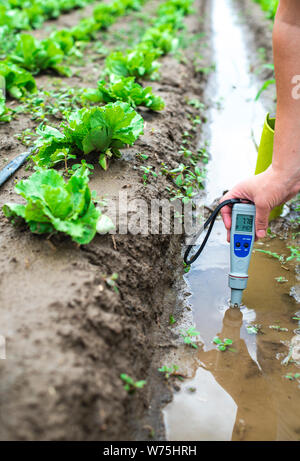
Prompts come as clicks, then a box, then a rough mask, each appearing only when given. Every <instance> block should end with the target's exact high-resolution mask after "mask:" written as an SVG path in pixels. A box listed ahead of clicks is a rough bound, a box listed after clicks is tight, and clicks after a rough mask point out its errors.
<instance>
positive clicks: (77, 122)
mask: <svg viewBox="0 0 300 461" xmlns="http://www.w3.org/2000/svg"><path fill="white" fill-rule="evenodd" d="M192 2H193V0H167V1H166V2H164V3H162V4H161V5H160V6H159V7H158V10H157V12H156V16H155V18H154V19H153V25H152V27H150V28H149V29H148V30H147V32H146V33H145V35H144V36H143V37H142V39H141V40H140V42H139V43H138V44H137V45H136V46H135V47H134V48H132V49H129V50H126V51H125V52H123V53H120V52H113V53H111V54H110V55H109V56H108V57H107V59H106V62H105V68H104V71H103V73H102V76H101V79H100V80H99V82H98V88H97V89H86V90H85V91H84V94H83V97H84V98H85V99H86V100H88V101H91V103H92V104H93V105H91V106H89V107H84V108H82V109H80V110H75V111H73V112H71V113H70V114H69V116H68V117H67V118H66V120H64V121H63V122H62V123H61V125H60V127H59V128H56V127H53V126H49V125H46V126H42V127H40V128H39V129H38V134H39V136H40V137H39V138H38V140H37V141H36V143H35V146H34V148H35V151H34V154H33V156H32V159H33V161H34V162H35V165H36V172H35V173H33V174H32V175H31V176H30V177H29V178H28V179H27V180H23V181H20V182H19V183H18V184H17V186H16V192H17V193H18V194H20V195H21V196H22V197H23V198H25V199H26V202H27V203H26V205H20V204H6V205H4V207H3V211H4V214H5V215H6V216H7V217H8V218H9V219H10V220H11V221H12V222H13V223H16V222H18V221H20V220H21V222H24V221H25V222H26V223H27V225H28V226H29V228H30V230H31V231H32V232H34V233H39V234H42V233H51V232H57V231H58V232H64V233H66V234H68V235H69V236H71V238H72V239H73V240H74V241H75V242H77V243H79V244H87V243H89V242H90V241H91V240H92V239H93V238H94V236H95V234H96V231H98V232H99V233H105V232H107V231H109V230H110V229H111V222H110V220H109V219H108V218H107V217H106V216H103V215H101V211H100V209H99V207H97V206H96V205H95V203H96V198H95V195H94V194H93V193H91V191H90V189H89V186H88V181H89V180H88V177H89V174H90V173H91V168H90V167H91V166H90V165H88V164H87V163H86V161H85V158H86V156H87V155H88V154H90V153H97V154H98V155H99V164H100V166H101V167H102V168H103V169H104V170H106V169H107V168H108V164H109V159H110V158H112V157H116V158H118V157H120V155H121V154H120V149H121V148H123V147H125V146H127V145H133V144H134V142H135V141H136V140H137V139H138V137H139V136H140V135H141V134H143V129H144V120H143V118H142V116H141V115H140V114H139V113H138V112H136V110H135V107H136V106H138V105H144V106H146V107H148V108H149V109H152V110H161V109H162V108H163V107H164V102H163V101H162V99H161V98H160V97H159V96H155V95H154V94H153V93H152V89H151V88H150V87H147V88H144V87H143V86H142V85H141V80H142V79H144V78H146V79H148V80H149V79H154V78H156V77H157V75H158V69H159V65H160V64H159V62H158V61H157V59H158V58H159V57H160V56H162V55H164V54H166V53H168V52H170V51H172V50H173V49H174V48H175V47H176V46H177V44H178V40H177V34H178V30H179V29H182V28H183V27H184V22H183V20H184V16H185V15H187V14H189V13H190V12H191V11H192V9H191V5H192ZM142 3H143V0H119V1H116V0H115V1H114V2H113V3H112V4H110V5H106V7H107V8H113V9H115V10H116V9H117V7H118V8H119V7H120V6H121V7H123V6H124V5H126V7H125V9H126V10H127V9H128V8H129V9H132V8H138V7H139V6H141V4H142ZM129 5H130V6H129ZM101 6H102V5H101ZM103 6H104V5H103ZM119 11H120V10H119ZM117 14H119V13H117ZM94 18H95V16H93V18H92V19H91V20H92V21H94ZM86 21H87V22H89V19H87V20H86ZM8 59H9V58H8ZM11 65H12V66H14V65H15V64H14V63H12V64H11ZM12 95H13V94H12ZM100 102H103V103H106V104H104V105H101V106H100V105H99V103H100ZM95 104H96V105H95ZM69 159H72V160H74V159H78V160H79V161H81V164H75V165H73V167H72V170H71V173H70V170H69V169H68V168H66V170H65V173H68V174H71V177H70V179H69V180H67V181H65V179H64V178H63V175H62V174H60V173H59V172H57V171H56V170H55V169H54V168H53V167H54V166H56V165H57V164H60V163H62V164H63V165H65V166H67V161H68V160H69Z"/></svg>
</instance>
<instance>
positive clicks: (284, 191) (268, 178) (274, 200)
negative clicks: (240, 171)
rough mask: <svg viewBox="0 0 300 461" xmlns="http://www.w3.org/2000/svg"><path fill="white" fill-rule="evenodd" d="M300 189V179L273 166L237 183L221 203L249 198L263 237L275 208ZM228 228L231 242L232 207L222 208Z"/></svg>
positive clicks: (258, 233)
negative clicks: (276, 169) (254, 207)
mask: <svg viewBox="0 0 300 461" xmlns="http://www.w3.org/2000/svg"><path fill="white" fill-rule="evenodd" d="M299 190H300V179H299V178H294V177H293V175H291V174H288V172H281V171H275V170H274V169H273V168H272V166H271V167H269V168H268V169H267V170H266V171H264V172H263V173H261V174H258V175H256V176H253V177H251V178H249V179H246V180H245V181H242V182H240V183H239V184H237V185H236V186H235V187H233V189H231V190H230V191H229V192H227V193H226V194H225V195H224V196H223V197H222V199H221V200H220V203H222V202H224V200H228V199H232V198H241V199H247V200H250V201H251V202H253V203H254V204H255V206H256V219H255V234H256V238H257V239H259V238H263V237H265V235H266V231H267V228H268V225H269V214H270V212H271V210H272V209H273V208H275V207H276V206H278V205H282V204H283V203H285V202H287V201H288V200H290V199H291V198H293V197H294V196H295V195H296V194H297V193H298V192H299ZM221 214H222V218H223V222H224V225H225V227H226V229H227V241H228V242H230V229H231V207H230V206H225V207H224V208H222V210H221Z"/></svg>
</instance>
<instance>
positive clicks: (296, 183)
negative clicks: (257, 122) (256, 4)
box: [272, 0, 300, 194]
mask: <svg viewBox="0 0 300 461" xmlns="http://www.w3.org/2000/svg"><path fill="white" fill-rule="evenodd" d="M299 50H300V1H299V0H281V2H280V5H279V8H278V12H277V15H276V19H275V24H274V32H273V52H274V65H275V77H276V87H277V113H276V129H275V140H274V154H273V163H272V168H273V170H274V173H275V174H277V175H278V176H279V177H282V178H283V180H284V181H285V182H286V187H288V188H291V194H296V193H297V191H299V189H300V99H296V98H295V95H294V93H293V84H292V80H293V77H294V76H295V75H300V52H299ZM298 83H299V81H298Z"/></svg>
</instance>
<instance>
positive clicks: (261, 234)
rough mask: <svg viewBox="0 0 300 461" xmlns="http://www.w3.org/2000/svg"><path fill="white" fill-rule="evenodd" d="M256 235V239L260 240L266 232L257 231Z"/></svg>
mask: <svg viewBox="0 0 300 461" xmlns="http://www.w3.org/2000/svg"><path fill="white" fill-rule="evenodd" d="M256 235H257V237H258V238H259V239H262V238H264V237H265V235H266V231H264V230H258V231H257V232H256Z"/></svg>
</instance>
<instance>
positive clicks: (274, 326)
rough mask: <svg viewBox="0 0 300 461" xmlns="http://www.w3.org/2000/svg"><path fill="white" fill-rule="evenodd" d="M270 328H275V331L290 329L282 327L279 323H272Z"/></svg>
mask: <svg viewBox="0 0 300 461" xmlns="http://www.w3.org/2000/svg"><path fill="white" fill-rule="evenodd" d="M269 328H271V330H275V331H289V330H288V329H287V328H282V327H281V326H279V325H270V326H269Z"/></svg>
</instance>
